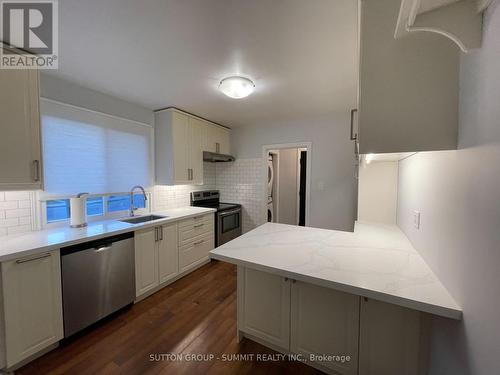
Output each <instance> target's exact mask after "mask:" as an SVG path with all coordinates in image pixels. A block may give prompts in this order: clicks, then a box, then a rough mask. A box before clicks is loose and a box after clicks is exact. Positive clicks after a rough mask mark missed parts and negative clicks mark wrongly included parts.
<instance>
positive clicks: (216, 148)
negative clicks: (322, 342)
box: [215, 142, 220, 152]
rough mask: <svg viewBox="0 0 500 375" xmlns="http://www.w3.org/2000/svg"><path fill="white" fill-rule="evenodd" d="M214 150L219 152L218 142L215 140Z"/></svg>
mask: <svg viewBox="0 0 500 375" xmlns="http://www.w3.org/2000/svg"><path fill="white" fill-rule="evenodd" d="M215 152H220V143H218V142H215Z"/></svg>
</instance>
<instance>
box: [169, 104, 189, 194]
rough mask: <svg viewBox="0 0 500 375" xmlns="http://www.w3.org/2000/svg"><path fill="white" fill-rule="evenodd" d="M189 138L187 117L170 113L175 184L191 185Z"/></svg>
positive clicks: (177, 113)
mask: <svg viewBox="0 0 500 375" xmlns="http://www.w3.org/2000/svg"><path fill="white" fill-rule="evenodd" d="M190 137H191V132H190V126H189V117H188V116H186V115H184V114H182V113H179V112H172V149H173V155H172V157H173V168H174V181H175V183H176V184H189V183H191V180H190V178H189V177H190V172H189V170H190V168H191V165H190V160H191V159H190V156H191V154H190V148H189V144H190Z"/></svg>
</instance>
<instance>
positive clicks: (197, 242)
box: [193, 240, 203, 246]
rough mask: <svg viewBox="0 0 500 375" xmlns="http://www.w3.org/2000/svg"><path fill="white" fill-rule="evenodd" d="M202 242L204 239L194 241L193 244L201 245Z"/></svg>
mask: <svg viewBox="0 0 500 375" xmlns="http://www.w3.org/2000/svg"><path fill="white" fill-rule="evenodd" d="M202 243H203V240H201V241H196V242H194V243H193V245H194V246H197V245H200V244H202Z"/></svg>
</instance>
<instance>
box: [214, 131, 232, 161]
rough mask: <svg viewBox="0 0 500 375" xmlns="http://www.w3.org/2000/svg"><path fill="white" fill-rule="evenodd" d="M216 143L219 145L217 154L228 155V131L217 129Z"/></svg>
mask: <svg viewBox="0 0 500 375" xmlns="http://www.w3.org/2000/svg"><path fill="white" fill-rule="evenodd" d="M217 143H218V145H219V153H221V154H226V155H228V154H230V153H231V148H230V146H229V130H227V129H223V128H220V127H219V128H217Z"/></svg>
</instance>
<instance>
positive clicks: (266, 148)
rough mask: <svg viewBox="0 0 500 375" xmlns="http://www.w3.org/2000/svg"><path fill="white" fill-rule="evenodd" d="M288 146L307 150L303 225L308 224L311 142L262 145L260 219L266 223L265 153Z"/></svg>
mask: <svg viewBox="0 0 500 375" xmlns="http://www.w3.org/2000/svg"><path fill="white" fill-rule="evenodd" d="M288 148H297V149H305V151H307V165H306V222H305V226H306V227H308V226H309V225H310V215H311V166H312V142H296V143H279V144H272V145H263V146H262V160H263V163H262V172H263V173H262V176H263V178H264V184H263V189H262V192H261V196H262V202H263V203H262V204H263V207H262V208H263V211H262V219H263V223H267V155H268V153H269V151H272V150H281V149H288Z"/></svg>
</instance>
